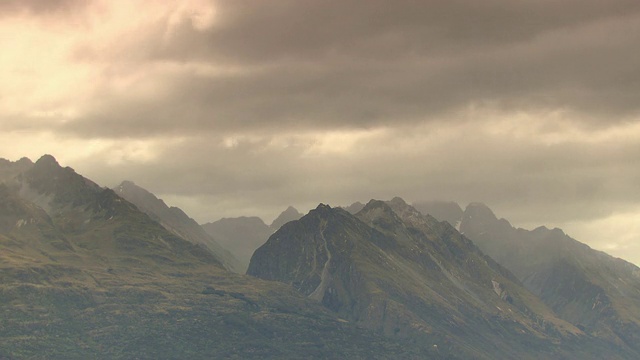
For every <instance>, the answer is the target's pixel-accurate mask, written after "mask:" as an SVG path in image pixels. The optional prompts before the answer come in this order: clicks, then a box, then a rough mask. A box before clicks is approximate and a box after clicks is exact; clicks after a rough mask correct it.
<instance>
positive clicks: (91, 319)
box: [0, 156, 437, 359]
mask: <svg viewBox="0 0 640 360" xmlns="http://www.w3.org/2000/svg"><path fill="white" fill-rule="evenodd" d="M0 168H1V170H0V173H1V174H2V179H0V180H1V181H0V182H2V184H0V245H1V247H2V251H0V259H1V261H0V279H1V281H0V358H3V359H34V358H47V359H134V358H135V359H177V358H194V359H211V358H217V359H232V358H242V359H264V358H278V359H299V358H300V357H304V358H311V359H327V358H355V359H369V358H372V359H387V358H393V357H397V358H408V359H419V358H422V357H423V354H426V353H429V351H430V349H428V347H426V346H424V345H421V344H411V343H406V342H404V343H403V342H398V341H394V340H393V339H388V338H386V337H384V336H382V335H379V334H375V333H373V332H371V331H366V330H364V329H360V328H358V327H356V326H355V325H353V324H351V323H348V322H346V321H344V320H342V319H340V318H339V317H337V316H336V315H335V314H333V313H332V312H330V311H328V310H326V309H325V308H324V307H322V306H321V305H320V304H318V303H317V302H316V301H314V300H313V299H308V298H306V297H304V296H302V295H300V294H299V293H297V292H296V291H294V290H292V289H291V288H290V287H288V286H286V285H283V284H279V283H276V282H266V281H262V280H259V279H256V278H253V277H249V276H244V275H238V274H234V273H232V272H230V271H228V270H227V269H225V267H224V265H223V262H222V261H221V260H220V259H219V258H217V257H216V255H215V254H213V253H212V252H211V251H210V250H209V249H207V248H205V247H202V246H199V245H195V244H193V243H191V242H189V241H187V240H184V239H182V238H181V237H179V236H177V235H175V234H174V233H172V232H170V231H168V230H167V229H166V228H165V227H163V226H162V225H160V224H159V223H158V222H157V221H155V220H153V219H152V218H151V217H149V216H148V215H147V214H145V213H144V212H142V211H140V210H139V209H138V208H137V207H136V206H135V205H133V204H132V203H130V202H128V201H127V200H125V199H123V198H122V197H120V196H118V195H117V194H116V192H114V191H113V190H110V189H107V188H102V187H100V186H98V185H97V184H95V183H94V182H92V181H91V180H89V179H87V178H84V177H83V176H81V175H79V174H77V173H76V172H75V171H74V170H73V169H71V168H68V167H67V168H64V167H61V166H60V165H59V164H58V163H57V162H56V160H55V159H54V158H53V157H51V156H43V157H42V158H41V159H39V160H38V161H37V162H36V163H35V164H34V163H31V162H28V163H27V162H22V163H20V164H17V163H8V162H2V163H0ZM425 348H426V349H425ZM436 355H437V354H436Z"/></svg>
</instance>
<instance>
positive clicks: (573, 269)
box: [460, 203, 640, 356]
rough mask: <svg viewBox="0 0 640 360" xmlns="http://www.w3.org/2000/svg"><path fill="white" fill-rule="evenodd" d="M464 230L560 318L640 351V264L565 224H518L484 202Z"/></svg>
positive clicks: (467, 215) (472, 208) (469, 213)
mask: <svg viewBox="0 0 640 360" xmlns="http://www.w3.org/2000/svg"><path fill="white" fill-rule="evenodd" d="M460 230H461V231H462V232H464V234H465V235H466V236H468V237H469V238H470V239H472V240H473V241H474V242H475V243H476V244H477V245H478V246H479V247H480V248H482V249H483V251H485V252H486V253H487V254H489V255H490V256H491V257H493V258H494V259H496V261H498V262H500V263H501V264H503V265H504V266H505V267H507V268H509V269H510V270H511V271H512V272H513V273H514V274H515V275H516V276H518V278H520V279H521V281H522V282H523V284H524V285H525V286H526V287H527V288H529V289H530V290H531V291H532V292H534V293H535V294H537V295H538V296H540V298H541V299H542V300H543V301H545V303H547V304H548V305H549V306H550V307H551V308H553V309H554V311H555V312H556V313H557V314H558V315H559V316H560V317H562V318H564V319H566V320H568V321H570V322H571V323H573V324H576V325H577V326H578V327H580V328H581V329H583V330H584V331H586V332H587V333H590V334H592V335H594V336H598V337H600V338H603V339H607V340H609V341H611V342H614V343H616V344H618V345H619V346H624V347H628V348H630V349H632V351H635V353H636V356H640V355H638V354H640V345H639V344H640V268H638V267H636V266H635V265H633V264H631V263H628V262H626V261H624V260H621V259H617V258H613V257H611V256H609V255H607V254H605V253H602V252H600V251H596V250H593V249H591V248H589V247H588V246H587V245H585V244H582V243H580V242H578V241H576V240H574V239H572V238H570V237H569V236H567V235H566V234H564V232H562V230H560V229H553V230H550V229H547V228H545V227H539V228H537V229H535V230H532V231H527V230H524V229H516V228H514V227H512V226H511V224H510V223H509V222H508V221H507V220H505V219H500V220H499V219H498V218H497V217H496V216H495V215H494V214H493V212H492V211H491V209H489V208H488V207H487V206H486V205H484V204H479V203H473V204H470V205H469V206H467V208H466V210H465V212H464V216H463V218H462V223H461V227H460Z"/></svg>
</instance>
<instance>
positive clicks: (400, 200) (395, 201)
mask: <svg viewBox="0 0 640 360" xmlns="http://www.w3.org/2000/svg"><path fill="white" fill-rule="evenodd" d="M388 203H389V205H390V206H391V207H394V206H402V207H405V206H407V205H408V204H407V202H406V201H404V199H403V198H401V197H399V196H396V197H394V198H393V199H391V200H389V201H388Z"/></svg>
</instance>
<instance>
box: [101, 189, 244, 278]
mask: <svg viewBox="0 0 640 360" xmlns="http://www.w3.org/2000/svg"><path fill="white" fill-rule="evenodd" d="M113 190H114V191H115V192H116V194H118V196H120V197H122V198H124V199H126V200H127V201H129V202H131V203H132V204H134V205H135V206H136V207H137V208H138V209H139V210H141V211H142V212H144V213H145V214H147V215H149V217H151V219H153V220H154V221H157V222H158V223H160V225H162V226H163V227H164V228H165V229H167V230H169V231H170V232H172V233H173V234H175V235H177V236H179V237H181V238H183V239H185V240H188V241H190V242H192V243H194V244H199V245H202V246H204V247H206V248H207V249H209V250H210V251H211V252H212V253H213V254H214V255H215V256H216V257H217V258H218V259H220V261H221V262H222V263H223V265H224V266H225V268H227V269H228V270H231V271H234V272H238V273H244V272H245V270H246V267H245V266H243V265H242V264H241V263H240V261H239V260H238V259H236V258H235V257H234V256H233V254H231V253H230V252H229V251H228V250H226V249H225V248H224V247H223V246H222V245H220V244H219V243H218V242H217V241H216V239H215V238H213V237H212V236H211V235H209V234H207V232H206V231H205V230H204V229H203V228H202V227H200V225H198V223H197V222H196V221H195V220H193V219H192V218H190V217H189V216H188V215H187V214H185V213H184V211H182V209H180V208H177V207H173V206H172V207H169V206H167V205H166V204H165V203H164V201H162V200H161V199H158V198H157V197H156V196H155V195H154V194H152V193H151V192H149V191H147V190H146V189H144V188H142V187H140V186H138V185H136V184H134V183H133V182H131V181H123V182H122V183H121V184H120V185H118V186H116V187H115V188H114V189H113Z"/></svg>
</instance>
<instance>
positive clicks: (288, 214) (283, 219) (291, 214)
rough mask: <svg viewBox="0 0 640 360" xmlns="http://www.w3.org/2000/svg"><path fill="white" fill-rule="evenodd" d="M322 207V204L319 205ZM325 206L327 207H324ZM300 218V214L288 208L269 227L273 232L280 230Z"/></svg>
mask: <svg viewBox="0 0 640 360" xmlns="http://www.w3.org/2000/svg"><path fill="white" fill-rule="evenodd" d="M320 205H323V204H320ZM325 206H327V205H325ZM301 217H302V214H301V213H300V212H299V211H298V210H297V209H296V208H294V207H293V206H289V207H288V208H287V209H286V210H285V211H283V212H282V213H281V214H280V215H278V217H277V218H276V219H275V220H273V222H272V223H271V225H270V226H269V227H270V228H271V229H272V230H273V231H276V230H278V229H280V227H281V226H282V225H284V224H286V223H288V222H289V221H293V220H298V219H300V218H301Z"/></svg>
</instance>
